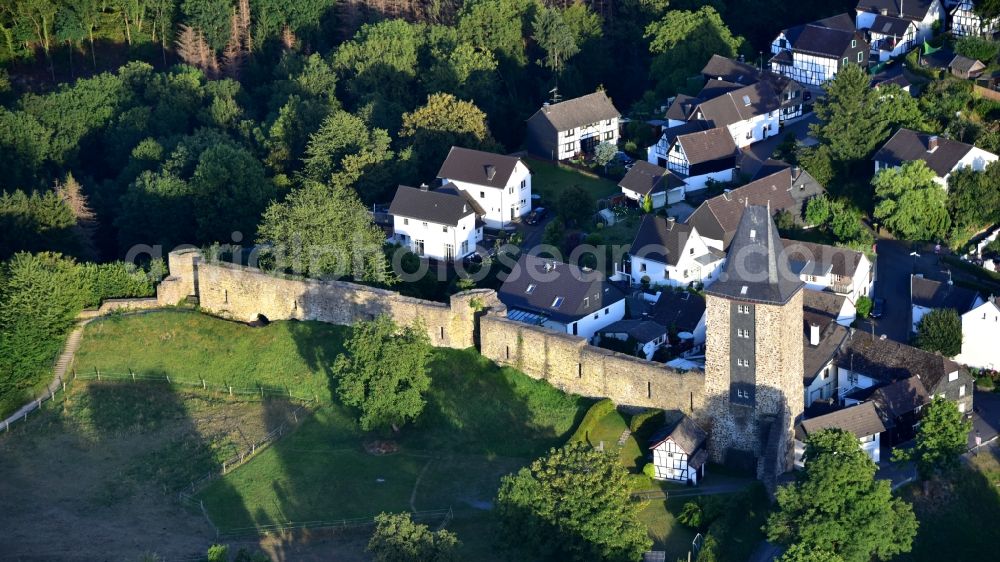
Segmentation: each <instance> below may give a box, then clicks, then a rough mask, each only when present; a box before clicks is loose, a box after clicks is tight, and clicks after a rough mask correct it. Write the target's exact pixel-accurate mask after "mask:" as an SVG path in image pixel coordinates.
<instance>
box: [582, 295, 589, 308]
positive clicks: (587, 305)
mask: <svg viewBox="0 0 1000 562" xmlns="http://www.w3.org/2000/svg"><path fill="white" fill-rule="evenodd" d="M583 308H590V297H583Z"/></svg>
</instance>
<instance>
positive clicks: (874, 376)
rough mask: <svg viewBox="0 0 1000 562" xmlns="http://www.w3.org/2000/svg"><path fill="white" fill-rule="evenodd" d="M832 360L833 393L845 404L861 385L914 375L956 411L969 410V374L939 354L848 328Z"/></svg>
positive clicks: (865, 387)
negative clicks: (835, 377) (955, 408)
mask: <svg viewBox="0 0 1000 562" xmlns="http://www.w3.org/2000/svg"><path fill="white" fill-rule="evenodd" d="M835 361H836V364H837V396H838V397H839V399H840V400H841V402H843V403H845V404H846V403H848V401H849V395H853V396H856V395H857V393H858V392H859V391H863V390H864V389H869V388H872V387H878V386H883V385H885V384H888V383H892V382H895V381H898V380H902V379H907V378H909V377H918V378H919V379H920V382H921V384H922V385H923V386H924V388H925V389H926V391H927V393H928V394H929V395H930V396H939V397H941V398H944V399H946V400H950V401H952V402H955V404H956V405H957V406H958V411H960V412H969V413H971V412H972V405H973V392H972V388H973V384H974V382H975V381H974V379H973V378H972V375H970V374H969V372H968V371H967V370H965V369H963V368H962V367H961V365H959V364H958V363H956V362H955V361H952V360H951V359H948V358H947V357H944V356H942V355H940V354H937V353H931V352H929V351H924V350H922V349H918V348H916V347H912V346H909V345H906V344H902V343H899V342H895V341H892V340H890V339H888V338H886V337H885V336H872V335H871V334H869V333H868V332H865V331H863V330H851V331H850V334H849V336H848V338H847V340H846V341H845V342H844V344H843V345H842V346H841V347H840V349H839V350H838V352H837V354H836V359H835Z"/></svg>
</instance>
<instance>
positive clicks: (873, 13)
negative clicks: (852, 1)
mask: <svg viewBox="0 0 1000 562" xmlns="http://www.w3.org/2000/svg"><path fill="white" fill-rule="evenodd" d="M855 12H856V14H857V15H856V17H855V20H856V23H857V27H858V29H871V30H875V26H876V21H879V16H881V18H882V19H883V20H884V19H885V18H896V19H900V20H907V21H911V22H913V23H914V25H915V26H916V37H915V40H914V44H918V43H923V42H924V41H925V40H927V39H930V38H931V35H933V33H934V25H935V24H936V23H940V24H942V25H943V24H944V19H945V10H944V6H943V5H942V4H941V0H861V1H860V2H858V6H857V8H856V10H855Z"/></svg>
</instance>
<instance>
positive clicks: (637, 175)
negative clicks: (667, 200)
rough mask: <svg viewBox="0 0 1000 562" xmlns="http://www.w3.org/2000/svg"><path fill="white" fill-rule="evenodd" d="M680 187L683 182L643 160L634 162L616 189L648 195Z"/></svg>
mask: <svg viewBox="0 0 1000 562" xmlns="http://www.w3.org/2000/svg"><path fill="white" fill-rule="evenodd" d="M682 185H684V182H683V181H681V179H680V178H678V177H677V176H676V175H675V174H674V173H673V172H671V171H669V170H667V169H666V168H661V167H660V166H657V165H656V164H650V163H649V162H646V161H645V160H638V161H636V163H635V164H634V165H633V166H632V169H630V170H629V171H628V173H626V174H625V177H624V178H622V180H621V181H620V182H618V187H623V188H625V189H628V190H629V191H634V192H636V193H638V194H639V195H648V194H650V193H654V192H658V191H665V190H667V189H673V188H675V187H680V186H682Z"/></svg>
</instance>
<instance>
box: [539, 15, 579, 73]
mask: <svg viewBox="0 0 1000 562" xmlns="http://www.w3.org/2000/svg"><path fill="white" fill-rule="evenodd" d="M532 30H533V33H534V34H533V35H532V38H533V39H534V40H535V42H536V43H538V46H539V47H541V48H542V50H544V51H545V66H546V67H547V68H548V69H549V70H551V71H552V72H554V73H555V74H561V73H562V71H563V68H564V67H565V66H566V61H567V60H568V59H569V58H570V57H572V56H573V55H575V54H577V53H578V52H580V47H579V45H577V43H576V37H575V36H574V34H573V31H572V30H571V29H570V28H569V26H568V25H566V22H565V21H564V20H563V17H562V13H561V12H560V11H559V10H557V9H555V8H546V7H541V8H539V9H538V10H537V11H536V12H535V19H534V21H533V22H532Z"/></svg>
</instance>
